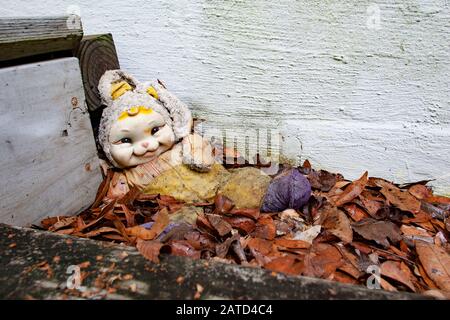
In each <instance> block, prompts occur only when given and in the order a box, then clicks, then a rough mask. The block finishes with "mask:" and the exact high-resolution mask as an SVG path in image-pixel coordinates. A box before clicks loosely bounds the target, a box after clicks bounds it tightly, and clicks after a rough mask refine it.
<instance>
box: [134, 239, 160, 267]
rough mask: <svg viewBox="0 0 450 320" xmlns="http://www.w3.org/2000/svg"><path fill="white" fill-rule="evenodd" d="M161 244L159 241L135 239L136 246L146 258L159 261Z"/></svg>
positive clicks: (155, 261)
mask: <svg viewBox="0 0 450 320" xmlns="http://www.w3.org/2000/svg"><path fill="white" fill-rule="evenodd" d="M162 246H163V244H162V243H161V242H159V241H156V240H152V241H146V240H142V239H138V240H137V244H136V248H137V249H138V251H139V252H140V253H141V254H142V255H143V256H144V257H145V258H146V259H148V260H150V261H152V262H154V263H159V252H160V251H161V248H162Z"/></svg>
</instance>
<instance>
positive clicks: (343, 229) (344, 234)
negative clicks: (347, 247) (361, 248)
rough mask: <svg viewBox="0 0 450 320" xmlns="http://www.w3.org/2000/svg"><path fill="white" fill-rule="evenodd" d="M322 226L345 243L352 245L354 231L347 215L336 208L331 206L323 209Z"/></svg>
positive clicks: (321, 214)
mask: <svg viewBox="0 0 450 320" xmlns="http://www.w3.org/2000/svg"><path fill="white" fill-rule="evenodd" d="M320 211H321V213H320V220H321V222H320V224H321V225H322V227H323V228H324V229H325V230H327V231H328V232H330V233H331V234H333V235H335V236H336V237H338V238H339V239H341V240H342V241H343V242H344V243H350V242H352V240H353V231H352V228H351V226H350V221H349V220H348V218H347V215H346V214H345V213H344V212H342V211H341V210H339V209H338V208H337V207H335V206H331V205H329V204H327V205H325V206H323V207H322V208H321V210H320Z"/></svg>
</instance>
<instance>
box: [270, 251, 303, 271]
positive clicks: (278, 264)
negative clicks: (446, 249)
mask: <svg viewBox="0 0 450 320" xmlns="http://www.w3.org/2000/svg"><path fill="white" fill-rule="evenodd" d="M264 267H265V268H266V269H269V270H272V271H275V272H283V273H287V274H291V275H298V274H300V273H301V271H302V264H301V263H300V261H299V259H297V258H294V257H292V256H284V257H279V258H275V259H273V260H272V261H270V262H269V263H267V264H265V265H264Z"/></svg>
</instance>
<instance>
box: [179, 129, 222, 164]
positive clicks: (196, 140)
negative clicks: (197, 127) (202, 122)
mask: <svg viewBox="0 0 450 320" xmlns="http://www.w3.org/2000/svg"><path fill="white" fill-rule="evenodd" d="M182 145H183V163H184V164H185V165H187V166H189V168H191V169H192V170H195V171H198V172H208V171H209V170H211V167H212V165H213V164H214V156H213V153H212V147H211V144H210V143H209V142H208V140H207V139H205V138H202V137H201V136H200V135H198V134H195V133H194V134H190V135H188V136H187V137H185V138H184V139H183V141H182Z"/></svg>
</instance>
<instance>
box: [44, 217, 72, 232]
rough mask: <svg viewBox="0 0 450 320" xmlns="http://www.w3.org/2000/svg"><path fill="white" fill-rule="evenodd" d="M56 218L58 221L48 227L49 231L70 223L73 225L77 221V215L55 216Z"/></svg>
mask: <svg viewBox="0 0 450 320" xmlns="http://www.w3.org/2000/svg"><path fill="white" fill-rule="evenodd" d="M57 220H58V221H57V222H56V223H55V224H54V225H52V226H51V227H50V228H49V231H56V230H59V229H62V228H65V227H68V226H71V225H74V226H75V224H76V222H77V217H76V216H69V217H57Z"/></svg>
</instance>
